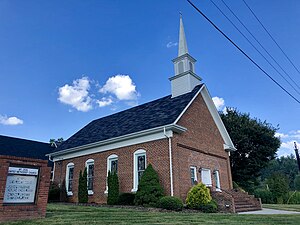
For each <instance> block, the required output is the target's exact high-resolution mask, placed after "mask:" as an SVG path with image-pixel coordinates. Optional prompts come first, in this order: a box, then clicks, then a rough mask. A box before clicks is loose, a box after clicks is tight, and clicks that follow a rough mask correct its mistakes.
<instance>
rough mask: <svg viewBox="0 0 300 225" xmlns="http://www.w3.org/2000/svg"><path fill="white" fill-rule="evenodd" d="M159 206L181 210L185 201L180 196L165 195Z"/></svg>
mask: <svg viewBox="0 0 300 225" xmlns="http://www.w3.org/2000/svg"><path fill="white" fill-rule="evenodd" d="M157 206H158V207H159V208H163V209H169V210H175V211H181V210H182V208H183V203H182V201H181V199H180V198H177V197H173V196H165V197H162V198H161V199H160V200H159V201H158V204H157Z"/></svg>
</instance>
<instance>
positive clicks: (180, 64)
mask: <svg viewBox="0 0 300 225" xmlns="http://www.w3.org/2000/svg"><path fill="white" fill-rule="evenodd" d="M181 73H183V62H182V61H181V62H179V63H178V74H181Z"/></svg>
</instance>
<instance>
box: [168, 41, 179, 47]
mask: <svg viewBox="0 0 300 225" xmlns="http://www.w3.org/2000/svg"><path fill="white" fill-rule="evenodd" d="M177 45H178V42H172V41H170V42H168V44H167V45H166V47H167V48H172V47H174V46H177Z"/></svg>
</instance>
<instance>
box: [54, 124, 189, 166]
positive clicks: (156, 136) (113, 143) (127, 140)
mask: <svg viewBox="0 0 300 225" xmlns="http://www.w3.org/2000/svg"><path fill="white" fill-rule="evenodd" d="M164 129H165V130H166V134H167V135H168V136H169V137H173V132H175V133H182V132H184V131H186V130H187V129H186V128H185V127H182V126H179V125H177V124H169V125H166V126H160V127H156V128H152V129H148V130H144V131H140V132H136V133H132V134H128V135H123V136H120V137H116V138H111V139H107V140H104V141H99V142H95V143H91V144H87V145H83V146H78V147H75V148H70V149H66V150H62V151H58V152H54V153H51V154H48V155H49V156H51V157H53V161H60V160H64V159H70V158H75V157H79V156H84V155H89V154H94V153H99V152H104V151H108V150H112V149H116V148H122V147H126V146H130V145H135V144H140V143H145V142H149V141H154V140H160V139H164V138H166V136H165V134H164Z"/></svg>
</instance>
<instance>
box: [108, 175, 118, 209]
mask: <svg viewBox="0 0 300 225" xmlns="http://www.w3.org/2000/svg"><path fill="white" fill-rule="evenodd" d="M107 187H108V190H107V191H108V196H107V204H108V205H116V204H118V200H119V179H118V175H117V173H110V171H109V172H108V177H107Z"/></svg>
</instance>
